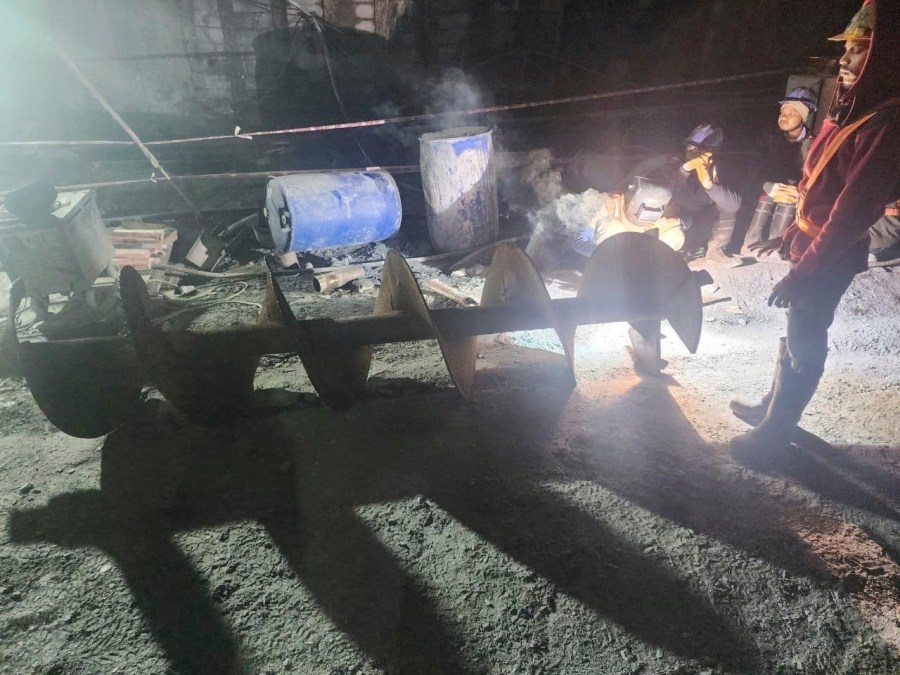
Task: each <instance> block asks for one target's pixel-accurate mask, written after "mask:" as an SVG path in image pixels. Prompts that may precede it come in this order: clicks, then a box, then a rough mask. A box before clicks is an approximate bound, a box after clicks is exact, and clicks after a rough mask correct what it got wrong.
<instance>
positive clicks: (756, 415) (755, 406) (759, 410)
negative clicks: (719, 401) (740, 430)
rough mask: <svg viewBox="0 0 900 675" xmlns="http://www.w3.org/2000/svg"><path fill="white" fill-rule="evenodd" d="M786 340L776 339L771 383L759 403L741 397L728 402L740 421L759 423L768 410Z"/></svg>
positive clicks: (752, 424) (754, 424) (750, 423)
mask: <svg viewBox="0 0 900 675" xmlns="http://www.w3.org/2000/svg"><path fill="white" fill-rule="evenodd" d="M785 344H786V340H785V339H784V338H781V339H780V340H778V356H777V357H776V358H775V372H774V373H773V374H772V385H771V386H770V387H769V391H768V392H766V395H765V396H763V397H762V400H761V401H760V402H759V403H749V402H747V401H744V400H742V399H739V398H736V399H734V400H733V401H731V402H730V403H729V404H728V407H729V408H731V413H732V414H733V415H734V416H735V417H737V418H738V419H739V420H741V421H742V422H746V423H747V424H749V425H750V426H751V427H755V426H757V425H759V423H760V422H762V421H763V418H765V416H766V413H767V412H768V411H769V403H771V402H772V394H773V393H774V392H775V382H776V381H777V380H778V371H779V370H780V369H781V361H782V359H784V354H785V350H786V349H787V347H785Z"/></svg>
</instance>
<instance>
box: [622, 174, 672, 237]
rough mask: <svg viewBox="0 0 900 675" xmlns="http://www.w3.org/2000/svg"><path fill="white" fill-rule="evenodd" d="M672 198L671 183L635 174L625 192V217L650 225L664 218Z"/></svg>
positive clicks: (631, 220) (636, 222)
mask: <svg viewBox="0 0 900 675" xmlns="http://www.w3.org/2000/svg"><path fill="white" fill-rule="evenodd" d="M671 200H672V185H671V184H666V183H660V182H657V181H653V180H650V179H649V178H643V177H642V176H635V177H634V178H633V179H632V180H631V183H630V184H629V186H628V190H626V192H625V217H626V218H628V220H629V221H630V222H632V223H634V224H641V225H645V226H647V225H650V224H652V223H655V222H656V221H657V220H659V219H660V218H662V215H663V211H665V209H666V206H668V205H669V202H670V201H671Z"/></svg>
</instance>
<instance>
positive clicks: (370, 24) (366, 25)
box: [354, 21, 375, 33]
mask: <svg viewBox="0 0 900 675" xmlns="http://www.w3.org/2000/svg"><path fill="white" fill-rule="evenodd" d="M354 28H356V30H361V31H363V32H365V33H374V32H375V22H374V21H357V22H356V25H355V26H354Z"/></svg>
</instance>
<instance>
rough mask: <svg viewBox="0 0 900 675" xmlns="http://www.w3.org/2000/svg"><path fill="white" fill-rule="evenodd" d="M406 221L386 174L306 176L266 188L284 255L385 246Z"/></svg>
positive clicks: (271, 223) (277, 181)
mask: <svg viewBox="0 0 900 675" xmlns="http://www.w3.org/2000/svg"><path fill="white" fill-rule="evenodd" d="M402 216H403V209H402V207H401V205H400V193H399V191H398V190H397V184H396V183H395V182H394V179H393V177H391V175H390V174H389V173H388V172H387V171H382V170H372V171H335V172H323V173H303V174H295V175H293V176H278V177H275V178H270V179H269V181H268V183H267V184H266V218H267V219H268V221H269V230H270V232H271V233H272V239H273V240H274V241H275V246H276V247H277V248H278V249H279V250H280V251H283V252H285V253H286V252H288V251H291V252H294V253H298V252H302V251H316V250H320V249H325V248H335V247H337V246H354V245H358V244H367V243H370V242H373V241H383V240H385V239H388V238H389V237H392V236H393V235H395V234H396V233H397V230H399V229H400V220H401V218H402Z"/></svg>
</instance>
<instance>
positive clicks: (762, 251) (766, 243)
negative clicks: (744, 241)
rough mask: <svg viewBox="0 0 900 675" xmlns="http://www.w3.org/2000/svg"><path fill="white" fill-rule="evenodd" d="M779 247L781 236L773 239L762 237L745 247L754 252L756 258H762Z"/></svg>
mask: <svg viewBox="0 0 900 675" xmlns="http://www.w3.org/2000/svg"><path fill="white" fill-rule="evenodd" d="M780 248H781V237H775V238H774V239H762V240H761V241H755V242H753V243H752V244H750V245H749V246H748V247H747V250H748V251H750V252H751V253H754V254H755V255H756V257H757V258H763V257H765V256H767V255H769V254H771V253H774V252H776V251H778V250H779V249H780Z"/></svg>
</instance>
